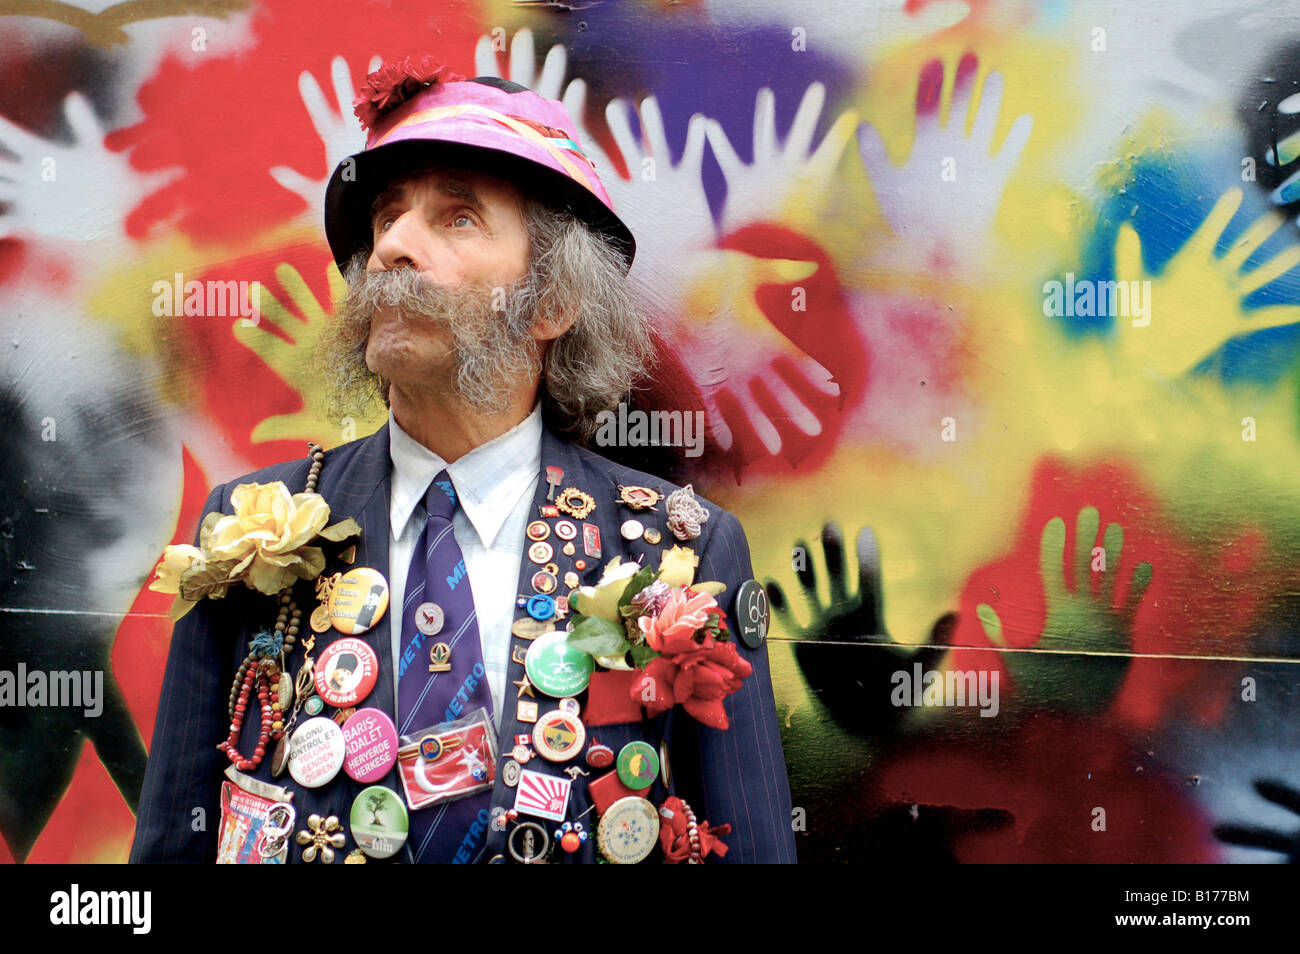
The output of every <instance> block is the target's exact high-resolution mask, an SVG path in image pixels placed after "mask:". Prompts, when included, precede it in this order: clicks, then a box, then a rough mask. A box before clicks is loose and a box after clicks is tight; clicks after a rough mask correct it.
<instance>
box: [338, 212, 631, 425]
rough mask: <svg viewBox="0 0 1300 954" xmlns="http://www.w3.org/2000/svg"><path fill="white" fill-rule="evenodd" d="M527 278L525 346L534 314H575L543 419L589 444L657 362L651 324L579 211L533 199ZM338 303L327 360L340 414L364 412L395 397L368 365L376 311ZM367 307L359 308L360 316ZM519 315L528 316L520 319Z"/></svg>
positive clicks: (547, 369)
mask: <svg viewBox="0 0 1300 954" xmlns="http://www.w3.org/2000/svg"><path fill="white" fill-rule="evenodd" d="M523 212H524V224H525V227H526V228H527V230H528V240H529V268H528V274H527V275H526V276H525V277H524V278H523V279H522V280H521V281H520V282H519V283H518V285H517V286H516V288H515V289H514V290H512V294H511V296H510V299H511V301H513V302H519V301H520V300H521V299H520V297H519V296H518V295H517V294H515V292H517V291H524V290H525V289H526V292H527V294H526V295H525V296H524V300H529V303H530V304H531V305H532V308H530V309H529V311H528V313H527V314H524V315H521V316H517V317H515V316H502V317H504V318H511V319H512V320H510V321H509V322H508V323H509V324H510V325H512V326H514V327H510V328H507V329H504V333H507V334H510V335H513V336H514V337H515V339H516V340H517V341H518V346H519V348H521V349H525V348H528V347H530V346H531V345H532V340H531V339H529V338H527V335H526V330H527V327H528V326H529V325H530V324H531V320H532V317H533V315H535V314H538V313H540V314H544V315H559V314H563V315H565V316H566V317H567V316H569V315H572V317H573V319H574V320H573V324H572V325H571V326H570V327H569V330H568V331H566V332H565V333H564V334H563V335H561V336H560V337H559V338H557V339H555V340H554V341H552V342H551V343H550V347H549V348H548V349H547V352H546V355H545V358H544V359H543V361H542V366H541V387H540V390H541V402H542V416H543V419H544V420H545V422H546V424H547V426H548V427H550V428H551V429H552V430H553V431H555V432H556V433H557V434H559V435H560V436H562V437H565V438H567V439H569V440H575V441H579V442H582V443H585V442H587V441H588V440H589V439H590V438H591V437H592V435H593V434H594V433H595V432H596V428H597V424H598V422H597V416H598V415H599V414H600V412H601V411H605V410H610V409H613V408H614V407H616V406H617V404H618V401H619V399H620V398H621V397H622V396H623V395H625V394H626V393H627V392H628V391H629V390H630V389H631V388H632V387H633V386H634V384H635V383H636V381H637V380H638V379H639V378H640V377H642V376H643V375H644V374H645V372H646V369H647V366H648V365H649V362H650V360H651V358H652V338H651V332H650V325H649V322H648V320H647V319H646V317H645V316H644V314H643V313H642V311H641V309H640V308H639V307H638V305H637V303H636V300H635V298H634V297H633V295H632V292H631V290H630V289H629V287H628V283H627V278H626V276H625V274H624V261H623V258H622V256H621V255H620V253H619V252H618V250H617V249H615V248H614V247H613V246H612V245H610V244H609V243H608V242H606V241H605V240H604V239H603V238H601V237H600V236H599V235H598V234H597V233H595V232H594V231H593V230H592V229H590V228H588V227H587V225H586V224H585V223H583V222H582V221H581V220H580V219H578V218H576V217H575V216H573V215H572V214H571V213H568V212H563V211H559V210H557V209H554V208H552V207H550V206H548V205H545V204H544V203H542V202H538V201H536V200H533V199H526V200H525V202H524V209H523ZM367 254H368V253H367V252H364V251H363V252H359V253H358V255H357V257H356V258H354V259H353V261H352V263H350V266H349V268H348V270H347V271H348V275H347V277H348V278H349V280H350V281H351V282H356V281H358V280H363V273H364V270H365V261H366V256H367ZM359 273H362V274H359ZM341 304H343V305H344V306H345V307H340V308H339V309H338V312H339V318H340V320H339V321H338V322H337V325H336V327H335V328H334V329H333V333H331V334H328V335H326V336H325V337H323V338H322V341H321V351H320V356H319V359H318V360H319V363H320V365H321V370H322V372H323V374H324V376H325V377H326V379H327V380H328V382H329V385H330V391H331V394H330V403H331V411H332V412H333V413H334V414H338V415H344V414H349V413H358V412H359V413H364V412H365V411H367V410H368V409H369V408H370V407H371V406H372V405H373V402H376V401H382V402H383V403H384V404H387V403H388V382H387V381H385V380H383V379H382V378H381V377H380V376H379V375H377V374H375V373H374V372H373V371H371V370H370V369H369V368H368V367H367V366H366V358H365V356H366V340H367V338H368V336H369V333H370V322H369V317H368V315H369V312H368V311H366V309H364V308H361V309H357V308H355V307H346V305H347V304H348V303H341ZM358 311H360V314H358ZM518 318H522V319H523V321H522V322H520V321H519V320H518Z"/></svg>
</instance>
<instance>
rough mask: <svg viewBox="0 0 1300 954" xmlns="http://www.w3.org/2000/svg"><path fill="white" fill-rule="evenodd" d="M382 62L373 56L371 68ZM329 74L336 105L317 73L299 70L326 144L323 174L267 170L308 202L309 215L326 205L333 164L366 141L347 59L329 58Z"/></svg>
mask: <svg viewBox="0 0 1300 954" xmlns="http://www.w3.org/2000/svg"><path fill="white" fill-rule="evenodd" d="M381 62H382V60H381V59H380V57H378V56H376V57H372V58H371V60H370V69H371V70H372V71H373V70H376V69H378V68H379V64H380V63H381ZM330 77H331V79H332V80H333V82H334V98H335V100H336V101H337V103H338V105H337V106H335V105H333V104H331V103H330V102H329V100H327V99H326V98H325V92H324V90H322V89H321V87H320V84H319V83H318V82H316V77H314V76H312V75H311V73H309V72H308V71H307V70H303V71H302V72H301V73H299V74H298V93H299V95H301V96H302V103H303V105H304V106H305V107H306V108H307V115H308V116H310V117H311V124H312V125H313V126H314V127H315V128H316V134H317V135H318V136H320V139H321V143H322V144H323V145H324V147H325V177H324V178H323V179H312V178H309V177H308V176H305V175H303V174H302V173H301V172H299V171H298V170H297V169H293V168H291V167H289V166H273V167H272V168H271V169H270V170H268V171H269V172H270V173H271V178H273V179H274V180H275V181H276V182H278V183H280V185H282V186H284V188H286V189H288V190H289V191H290V192H293V193H294V194H296V195H300V196H302V200H303V201H304V202H305V203H307V211H308V213H310V214H311V215H312V216H318V215H319V211H320V210H321V209H323V208H324V207H325V187H326V186H327V185H329V177H330V175H331V174H333V172H334V169H335V167H336V166H337V165H338V164H339V163H340V162H342V161H343V160H344V159H346V158H347V157H348V156H350V155H352V154H353V153H354V152H357V151H359V150H360V149H361V148H362V146H364V145H365V137H364V136H363V135H362V132H361V127H360V126H359V125H358V124H357V121H356V119H355V118H354V117H353V115H352V98H353V96H354V95H355V92H354V90H353V88H352V71H351V70H350V69H349V68H348V61H347V60H345V59H344V58H343V57H341V56H336V57H334V59H333V60H332V61H331V62H330Z"/></svg>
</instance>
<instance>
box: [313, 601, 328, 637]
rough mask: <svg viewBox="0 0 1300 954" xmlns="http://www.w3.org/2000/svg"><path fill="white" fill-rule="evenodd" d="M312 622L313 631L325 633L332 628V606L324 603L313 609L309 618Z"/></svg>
mask: <svg viewBox="0 0 1300 954" xmlns="http://www.w3.org/2000/svg"><path fill="white" fill-rule="evenodd" d="M308 622H309V623H310V624H311V631H312V632H313V633H323V632H325V631H326V630H328V629H329V628H330V625H331V624H330V608H329V607H328V606H326V605H325V604H324V603H321V604H320V606H317V607H316V608H315V609H314V610H312V611H311V618H310V619H309V620H308Z"/></svg>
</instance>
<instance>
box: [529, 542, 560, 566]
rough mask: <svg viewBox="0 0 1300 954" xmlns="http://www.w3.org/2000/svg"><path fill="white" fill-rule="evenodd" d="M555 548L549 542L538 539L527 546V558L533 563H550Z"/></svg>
mask: <svg viewBox="0 0 1300 954" xmlns="http://www.w3.org/2000/svg"><path fill="white" fill-rule="evenodd" d="M554 555H555V550H554V549H553V548H552V547H551V545H550V544H549V543H546V542H544V541H539V542H537V543H534V544H533V545H532V546H530V547H529V548H528V559H530V560H532V561H533V562H534V563H550V562H551V557H552V556H554Z"/></svg>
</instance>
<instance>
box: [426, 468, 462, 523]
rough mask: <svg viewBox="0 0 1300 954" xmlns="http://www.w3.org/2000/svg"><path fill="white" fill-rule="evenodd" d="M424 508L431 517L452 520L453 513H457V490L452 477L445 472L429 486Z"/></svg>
mask: <svg viewBox="0 0 1300 954" xmlns="http://www.w3.org/2000/svg"><path fill="white" fill-rule="evenodd" d="M424 507H425V509H426V510H427V511H428V512H429V516H430V517H441V518H442V519H443V520H450V519H451V515H452V513H454V512H455V510H456V488H455V487H454V486H452V483H451V477H450V475H448V473H447V472H446V471H445V470H444V471H441V472H440V473H439V474H438V476H437V477H435V478H433V483H431V484H429V489H428V491H427V492H426V493H425V495H424Z"/></svg>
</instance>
